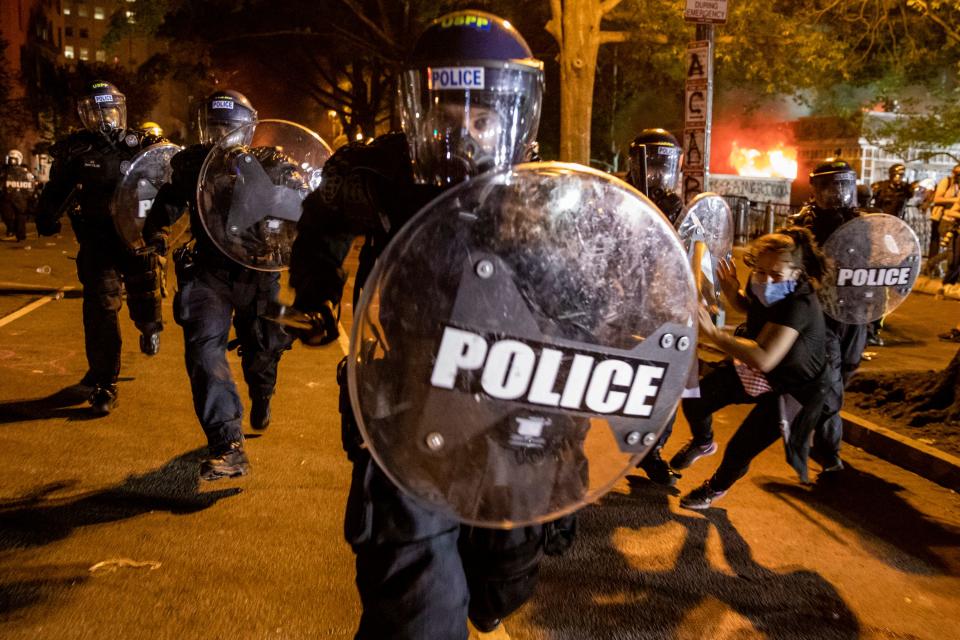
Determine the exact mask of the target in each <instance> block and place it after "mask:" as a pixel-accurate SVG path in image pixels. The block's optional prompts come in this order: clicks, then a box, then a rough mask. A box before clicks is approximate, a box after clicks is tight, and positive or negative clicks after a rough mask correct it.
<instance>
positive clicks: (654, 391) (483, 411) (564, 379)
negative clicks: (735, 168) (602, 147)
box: [348, 163, 697, 528]
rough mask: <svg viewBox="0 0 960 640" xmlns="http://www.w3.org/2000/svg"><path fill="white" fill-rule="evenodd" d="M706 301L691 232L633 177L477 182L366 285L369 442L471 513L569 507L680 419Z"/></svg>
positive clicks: (528, 514) (550, 175) (357, 399)
mask: <svg viewBox="0 0 960 640" xmlns="http://www.w3.org/2000/svg"><path fill="white" fill-rule="evenodd" d="M696 300H697V295H696V292H695V290H694V284H693V277H692V274H691V270H690V266H689V261H688V258H687V253H686V251H685V249H684V247H683V246H682V245H681V243H680V241H679V239H678V237H677V234H676V233H675V232H674V230H673V229H672V228H671V227H670V225H669V222H667V220H666V219H665V218H664V217H663V216H662V215H661V214H660V213H659V211H658V210H657V209H656V207H655V206H654V205H653V204H652V203H651V202H650V201H649V200H647V199H646V198H645V197H644V196H642V195H641V194H640V193H639V192H638V191H636V190H634V189H633V188H631V187H629V186H628V185H626V184H625V183H623V182H621V181H619V180H616V179H614V178H611V177H610V176H608V175H606V174H603V173H601V172H598V171H595V170H593V169H589V168H586V167H582V166H580V165H573V164H561V163H534V164H525V165H519V166H517V167H514V168H513V169H511V170H507V171H502V172H496V173H487V174H484V175H482V176H480V177H477V178H473V179H471V180H469V181H467V182H466V183H463V184H462V185H460V186H458V187H456V188H454V189H451V190H450V191H447V192H446V193H444V194H443V195H442V196H440V197H439V198H437V199H436V200H434V201H433V202H432V203H430V204H429V205H427V206H426V207H425V208H424V209H423V210H421V211H420V212H419V213H418V214H417V216H416V217H415V218H414V219H413V220H412V221H411V222H409V223H408V224H407V225H406V226H405V227H404V228H403V229H402V230H401V231H400V232H399V233H398V234H397V236H396V237H395V238H394V240H393V241H392V242H391V243H390V245H389V246H388V247H387V250H386V251H385V252H384V253H383V255H382V256H381V258H380V260H379V261H378V263H377V266H376V268H375V269H374V271H373V273H372V274H371V276H370V278H369V280H368V281H367V285H366V287H365V289H364V294H363V297H362V299H361V303H360V306H359V307H358V309H357V313H356V315H355V318H356V320H355V322H354V327H353V333H352V336H351V348H350V355H349V366H348V380H349V388H350V399H351V402H352V405H353V408H354V412H355V414H356V416H357V419H358V423H359V425H360V428H361V431H362V433H363V437H364V440H365V442H366V444H367V446H368V447H369V449H370V451H371V453H372V454H373V456H374V458H375V459H376V461H377V463H378V464H379V465H380V466H381V468H382V469H383V470H384V471H385V472H386V473H387V475H388V476H389V477H390V478H391V479H392V480H393V481H394V482H395V483H396V484H397V485H398V486H400V487H401V488H402V489H403V490H404V491H406V492H407V493H408V494H410V495H412V496H414V497H415V498H417V499H419V500H420V501H422V502H423V503H425V504H426V505H427V506H428V507H429V508H431V509H434V510H437V511H440V512H443V513H446V514H449V515H450V516H453V517H456V518H458V519H460V520H462V521H464V522H468V523H472V524H477V525H483V526H488V527H500V528H509V527H514V526H520V525H524V524H528V523H534V522H543V521H546V520H550V519H553V518H556V517H558V516H560V515H562V514H565V513H569V512H571V511H573V510H575V509H577V508H579V507H581V506H582V505H584V504H586V503H588V502H590V501H592V500H595V499H597V498H598V497H600V496H601V495H603V494H604V493H605V492H606V491H607V490H609V489H610V487H611V486H612V485H613V484H614V483H615V482H616V481H617V480H618V479H619V478H620V477H622V475H623V474H624V473H626V472H627V471H628V470H630V469H631V468H633V465H634V464H636V462H638V461H639V460H640V459H641V458H642V456H643V455H645V454H646V453H647V452H648V451H650V449H651V448H652V447H653V446H654V445H655V444H656V442H657V439H658V438H659V435H660V433H661V432H662V431H663V429H664V427H665V426H666V424H667V423H668V421H669V420H671V419H672V416H673V413H674V411H675V409H676V406H677V403H678V401H679V398H680V394H681V392H682V390H683V386H684V381H685V380H686V376H687V373H688V371H689V368H690V366H691V365H692V363H693V362H694V359H695V350H696V349H695V347H696V329H695V318H696Z"/></svg>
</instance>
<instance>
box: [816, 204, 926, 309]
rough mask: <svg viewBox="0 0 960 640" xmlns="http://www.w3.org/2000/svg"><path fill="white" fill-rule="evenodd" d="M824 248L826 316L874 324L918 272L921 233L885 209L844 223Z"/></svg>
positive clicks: (897, 303)
mask: <svg viewBox="0 0 960 640" xmlns="http://www.w3.org/2000/svg"><path fill="white" fill-rule="evenodd" d="M823 252H824V254H826V256H827V262H828V267H829V268H828V270H827V275H826V277H825V278H824V282H823V286H822V287H821V288H820V301H821V303H823V308H824V311H826V313H827V315H829V316H830V317H831V318H833V319H834V320H837V321H839V322H844V323H847V324H866V323H868V322H873V321H874V320H879V319H880V318H882V317H883V316H885V315H886V314H888V313H890V312H891V311H893V310H894V309H896V308H897V307H898V306H900V303H901V302H903V301H904V299H905V298H906V297H907V296H908V295H910V290H911V289H912V288H913V283H914V282H915V281H916V279H917V276H918V275H919V274H920V243H919V241H918V240H917V235H916V234H915V233H914V232H913V229H911V228H910V226H909V225H908V224H907V223H906V222H904V221H903V220H901V219H899V218H896V217H894V216H890V215H887V214H885V213H874V214H868V215H862V216H860V217H857V218H854V219H853V220H850V221H848V222H845V223H844V224H842V225H841V226H840V227H839V228H838V229H837V230H836V231H834V232H833V233H832V234H831V235H830V237H829V238H827V241H826V242H825V243H824V245H823Z"/></svg>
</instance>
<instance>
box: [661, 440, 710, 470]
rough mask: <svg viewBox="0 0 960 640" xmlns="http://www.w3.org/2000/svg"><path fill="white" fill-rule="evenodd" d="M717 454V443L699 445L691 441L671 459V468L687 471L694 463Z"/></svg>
mask: <svg viewBox="0 0 960 640" xmlns="http://www.w3.org/2000/svg"><path fill="white" fill-rule="evenodd" d="M716 452H717V443H716V442H708V443H707V444H702V445H701V444H697V443H696V442H695V441H694V440H691V441H690V442H688V443H687V444H685V445H683V448H682V449H680V451H677V452H676V453H675V454H674V455H673V457H672V458H670V466H671V467H673V468H674V469H686V468H687V467H689V466H690V465H692V464H693V463H694V462H696V461H697V460H699V459H700V458H703V457H704V456H712V455H713V454H715V453H716Z"/></svg>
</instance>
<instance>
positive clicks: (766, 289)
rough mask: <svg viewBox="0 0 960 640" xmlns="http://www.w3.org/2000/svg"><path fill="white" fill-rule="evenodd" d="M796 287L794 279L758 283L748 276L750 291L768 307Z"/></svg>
mask: <svg viewBox="0 0 960 640" xmlns="http://www.w3.org/2000/svg"><path fill="white" fill-rule="evenodd" d="M796 288H797V281H796V280H783V281H781V282H765V283H760V282H757V281H756V280H754V279H753V278H750V291H751V292H753V295H754V296H756V298H757V300H759V301H760V304H762V305H763V306H765V307H769V306H771V305H774V304H776V303H778V302H780V301H781V300H783V299H784V298H786V297H787V296H788V295H790V294H791V293H793V292H794V291H795V290H796Z"/></svg>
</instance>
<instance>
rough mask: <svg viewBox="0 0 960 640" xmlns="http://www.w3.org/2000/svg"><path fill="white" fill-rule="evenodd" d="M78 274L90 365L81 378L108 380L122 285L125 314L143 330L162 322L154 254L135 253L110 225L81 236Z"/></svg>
mask: <svg viewBox="0 0 960 640" xmlns="http://www.w3.org/2000/svg"><path fill="white" fill-rule="evenodd" d="M77 275H78V276H79V278H80V282H81V283H82V284H83V331H84V343H85V346H86V352H87V364H88V367H89V370H88V372H87V376H86V377H85V382H87V383H90V384H97V385H112V384H115V383H116V381H117V377H118V376H119V375H120V349H121V346H122V341H121V338H120V317H119V312H120V307H121V306H122V302H121V287H122V285H123V284H125V285H126V292H127V306H128V307H129V310H130V318H131V319H132V320H133V322H134V323H135V324H136V325H137V328H138V329H139V330H140V331H141V332H143V333H148V332H156V331H160V330H161V329H162V328H163V325H162V323H161V317H160V288H159V284H158V280H157V271H156V257H155V256H137V255H133V254H132V253H130V251H129V250H128V249H127V248H126V247H125V246H124V245H123V244H122V242H121V241H120V239H119V238H118V237H117V236H116V234H115V233H114V232H113V231H112V230H109V231H104V232H103V233H101V234H98V235H94V234H90V233H87V234H84V235H82V236H80V251H79V252H78V253H77Z"/></svg>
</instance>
